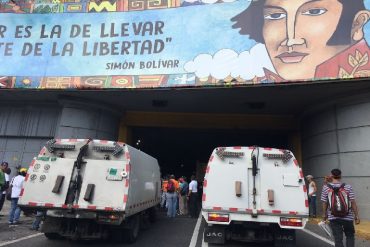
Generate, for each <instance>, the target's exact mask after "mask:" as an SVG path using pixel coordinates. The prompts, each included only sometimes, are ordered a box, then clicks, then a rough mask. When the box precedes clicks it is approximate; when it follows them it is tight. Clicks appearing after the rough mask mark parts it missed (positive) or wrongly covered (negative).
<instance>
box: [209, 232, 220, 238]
mask: <svg viewBox="0 0 370 247" xmlns="http://www.w3.org/2000/svg"><path fill="white" fill-rule="evenodd" d="M206 236H207V237H220V238H222V236H223V235H222V232H208V233H207V234H206Z"/></svg>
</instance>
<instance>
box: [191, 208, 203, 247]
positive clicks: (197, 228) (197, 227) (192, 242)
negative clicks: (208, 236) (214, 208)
mask: <svg viewBox="0 0 370 247" xmlns="http://www.w3.org/2000/svg"><path fill="white" fill-rule="evenodd" d="M201 222H202V214H201V213H200V214H199V217H198V220H197V224H196V225H195V228H194V232H193V236H192V237H191V241H190V245H189V247H195V245H196V244H197V240H198V235H199V228H200V223H201Z"/></svg>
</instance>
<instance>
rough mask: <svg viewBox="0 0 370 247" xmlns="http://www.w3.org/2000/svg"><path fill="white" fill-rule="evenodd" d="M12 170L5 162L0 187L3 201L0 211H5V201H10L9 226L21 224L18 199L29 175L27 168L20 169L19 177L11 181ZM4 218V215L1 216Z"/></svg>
mask: <svg viewBox="0 0 370 247" xmlns="http://www.w3.org/2000/svg"><path fill="white" fill-rule="evenodd" d="M10 174H11V169H10V167H9V164H8V162H5V161H3V162H2V163H1V169H0V187H1V194H0V196H1V199H0V211H1V210H2V209H3V206H4V202H5V200H6V199H7V200H9V201H10V205H11V206H10V211H9V218H8V223H9V225H17V224H19V218H20V216H21V209H20V208H19V206H18V199H19V197H20V194H21V191H22V187H23V182H24V179H25V176H26V174H27V169H26V168H20V169H19V170H18V172H17V175H16V176H14V177H13V178H12V179H10ZM1 216H3V215H1Z"/></svg>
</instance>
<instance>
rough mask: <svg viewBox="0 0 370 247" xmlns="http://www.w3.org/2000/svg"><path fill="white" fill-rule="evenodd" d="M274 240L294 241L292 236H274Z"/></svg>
mask: <svg viewBox="0 0 370 247" xmlns="http://www.w3.org/2000/svg"><path fill="white" fill-rule="evenodd" d="M276 239H277V240H288V241H293V240H294V238H293V236H290V235H278V236H276Z"/></svg>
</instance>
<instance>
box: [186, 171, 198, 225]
mask: <svg viewBox="0 0 370 247" xmlns="http://www.w3.org/2000/svg"><path fill="white" fill-rule="evenodd" d="M188 200H189V212H190V216H191V217H192V218H197V217H198V215H197V213H198V182H197V180H195V176H194V175H192V176H191V182H190V184H189V193H188Z"/></svg>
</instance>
